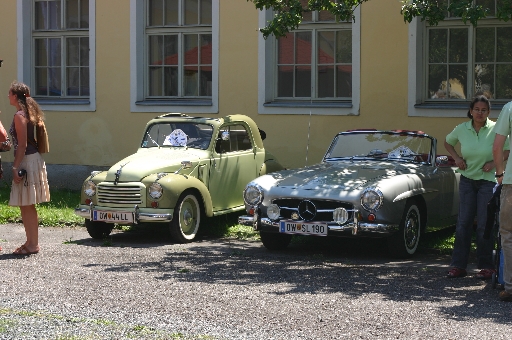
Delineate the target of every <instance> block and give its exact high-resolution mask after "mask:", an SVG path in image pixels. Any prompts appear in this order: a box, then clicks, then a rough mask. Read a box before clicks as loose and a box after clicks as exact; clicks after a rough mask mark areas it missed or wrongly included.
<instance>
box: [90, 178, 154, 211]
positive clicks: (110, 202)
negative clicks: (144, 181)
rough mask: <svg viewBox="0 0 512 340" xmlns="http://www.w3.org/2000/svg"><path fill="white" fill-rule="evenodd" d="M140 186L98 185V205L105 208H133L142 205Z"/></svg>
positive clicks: (142, 189) (141, 188) (142, 187)
mask: <svg viewBox="0 0 512 340" xmlns="http://www.w3.org/2000/svg"><path fill="white" fill-rule="evenodd" d="M143 192H144V186H142V185H136V184H132V185H124V184H118V185H113V184H105V183H102V184H100V185H98V204H99V205H106V206H114V205H115V206H126V207H133V206H134V205H135V204H138V205H140V204H142V193H143Z"/></svg>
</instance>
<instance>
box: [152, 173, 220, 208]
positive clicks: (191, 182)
mask: <svg viewBox="0 0 512 340" xmlns="http://www.w3.org/2000/svg"><path fill="white" fill-rule="evenodd" d="M158 183H160V184H161V185H162V187H164V190H165V194H166V196H167V195H168V197H167V200H168V204H169V206H170V207H172V208H174V207H175V206H176V203H177V202H178V199H179V197H180V195H181V194H182V193H183V192H184V191H185V190H188V189H193V190H195V191H197V192H199V194H200V195H201V197H198V199H202V202H203V206H204V211H205V214H206V216H208V217H211V216H213V205H212V198H211V195H210V192H209V191H208V188H207V187H206V185H205V184H204V183H203V182H201V181H200V180H198V179H197V178H195V177H192V176H187V175H181V174H168V175H167V176H165V177H163V178H161V179H160V180H159V181H158Z"/></svg>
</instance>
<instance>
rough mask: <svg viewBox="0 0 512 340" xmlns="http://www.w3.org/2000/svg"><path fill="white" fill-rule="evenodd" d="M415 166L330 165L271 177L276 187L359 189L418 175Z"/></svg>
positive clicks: (326, 164) (383, 163) (282, 172)
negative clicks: (392, 178) (383, 181)
mask: <svg viewBox="0 0 512 340" xmlns="http://www.w3.org/2000/svg"><path fill="white" fill-rule="evenodd" d="M418 166H419V165H416V164H408V163H404V164H397V163H394V162H374V161H365V162H361V161H359V162H350V161H341V162H332V163H321V164H317V165H312V166H308V167H305V168H301V169H297V170H285V171H280V172H278V173H273V174H270V176H272V177H273V178H274V180H275V183H274V186H276V187H279V188H289V189H300V190H322V189H340V190H345V191H350V190H356V189H358V190H360V189H363V188H365V187H367V186H371V185H375V183H376V182H378V181H380V180H381V179H384V178H391V177H395V176H398V175H403V174H407V173H414V172H417V170H418Z"/></svg>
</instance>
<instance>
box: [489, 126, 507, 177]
mask: <svg viewBox="0 0 512 340" xmlns="http://www.w3.org/2000/svg"><path fill="white" fill-rule="evenodd" d="M506 140H507V136H503V135H500V134H499V133H497V134H496V137H494V144H493V146H492V156H493V158H494V164H495V165H496V175H501V174H503V172H504V171H505V164H504V161H503V156H504V153H503V146H504V145H505V141H506ZM496 179H497V180H498V183H499V184H501V182H502V181H503V176H501V177H498V178H496Z"/></svg>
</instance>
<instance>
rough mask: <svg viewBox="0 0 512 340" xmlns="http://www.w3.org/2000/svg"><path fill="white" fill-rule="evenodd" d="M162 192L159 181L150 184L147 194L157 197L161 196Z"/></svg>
mask: <svg viewBox="0 0 512 340" xmlns="http://www.w3.org/2000/svg"><path fill="white" fill-rule="evenodd" d="M163 192H164V189H163V188H162V186H161V185H160V183H157V182H154V183H153V184H151V185H150V186H149V188H148V194H149V196H150V197H151V198H153V199H158V198H160V197H162V194H163Z"/></svg>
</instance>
